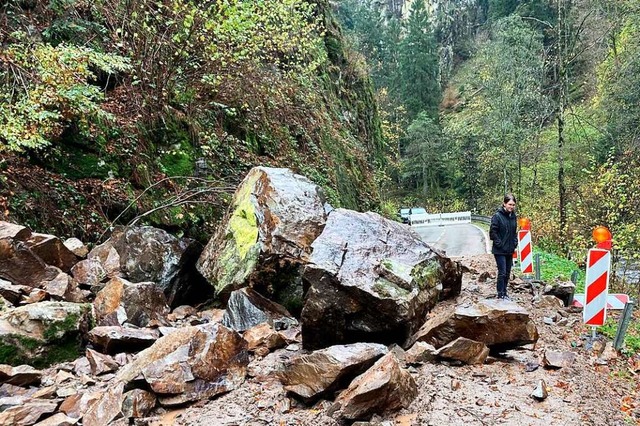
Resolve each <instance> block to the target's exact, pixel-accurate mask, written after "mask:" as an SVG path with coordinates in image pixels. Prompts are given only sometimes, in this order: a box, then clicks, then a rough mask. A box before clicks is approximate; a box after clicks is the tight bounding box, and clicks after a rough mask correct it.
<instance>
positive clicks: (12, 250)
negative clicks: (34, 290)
mask: <svg viewBox="0 0 640 426" xmlns="http://www.w3.org/2000/svg"><path fill="white" fill-rule="evenodd" d="M5 224H7V222H0V235H5V237H3V238H0V278H4V279H7V280H9V281H10V282H11V283H13V284H17V285H24V286H27V287H35V286H37V285H38V284H39V283H40V282H42V281H45V280H50V279H52V278H53V277H55V276H56V275H57V272H56V268H54V267H52V266H49V265H47V264H46V263H45V262H44V261H43V260H42V259H41V258H40V257H38V256H37V255H36V254H35V253H33V252H32V251H31V249H30V248H29V246H28V244H27V242H26V241H21V240H19V239H16V238H14V237H11V236H9V235H14V236H15V233H14V232H8V231H7V226H6V225H5ZM9 225H10V226H13V224H9ZM29 233H30V231H29ZM17 234H18V235H20V234H21V231H18V232H17Z"/></svg>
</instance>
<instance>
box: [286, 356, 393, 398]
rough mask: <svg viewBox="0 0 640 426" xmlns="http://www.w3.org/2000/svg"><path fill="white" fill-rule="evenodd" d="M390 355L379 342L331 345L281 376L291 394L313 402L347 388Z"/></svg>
mask: <svg viewBox="0 0 640 426" xmlns="http://www.w3.org/2000/svg"><path fill="white" fill-rule="evenodd" d="M387 352H388V350H387V348H386V346H384V345H380V344H377V343H354V344H351V345H336V346H331V347H329V348H325V349H321V350H318V351H314V352H312V353H310V354H307V355H300V356H298V357H296V358H293V359H291V360H289V361H287V362H286V363H285V364H283V365H282V369H281V371H280V372H278V377H279V378H280V381H281V382H282V384H283V385H284V388H285V389H286V390H287V392H290V393H292V394H295V395H297V396H298V397H300V398H302V399H303V400H304V401H305V402H307V403H309V402H312V401H314V400H315V399H318V398H320V397H321V396H323V395H327V394H329V393H330V392H332V391H335V390H337V389H340V388H343V387H344V386H346V385H347V384H348V383H349V382H350V381H351V380H352V379H353V378H354V377H356V376H357V375H359V374H361V373H363V372H364V371H365V370H366V369H368V368H369V367H371V366H372V365H373V364H374V363H375V361H376V360H377V359H378V358H380V357H381V356H383V355H385V354H386V353H387Z"/></svg>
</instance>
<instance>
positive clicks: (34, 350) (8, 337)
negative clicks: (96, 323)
mask: <svg viewBox="0 0 640 426" xmlns="http://www.w3.org/2000/svg"><path fill="white" fill-rule="evenodd" d="M90 322H91V306H90V305H89V304H80V303H69V302H40V303H34V304H31V305H26V306H21V307H19V308H15V309H12V310H10V311H8V312H4V313H3V314H2V315H0V364H9V365H19V364H29V365H33V366H36V367H43V366H47V365H51V364H53V363H56V362H60V361H68V360H72V359H75V358H77V357H78V355H79V354H80V351H81V343H82V334H83V333H84V331H86V330H87V328H88V326H89V324H90Z"/></svg>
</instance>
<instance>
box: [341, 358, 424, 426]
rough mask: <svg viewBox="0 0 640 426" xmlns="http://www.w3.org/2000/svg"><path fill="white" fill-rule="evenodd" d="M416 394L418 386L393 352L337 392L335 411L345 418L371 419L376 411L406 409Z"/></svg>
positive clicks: (377, 412)
mask: <svg viewBox="0 0 640 426" xmlns="http://www.w3.org/2000/svg"><path fill="white" fill-rule="evenodd" d="M416 396H418V385H417V384H416V382H415V380H414V379H413V377H412V376H411V374H410V373H409V372H408V371H407V370H404V369H403V368H402V367H401V366H400V362H399V361H398V359H397V358H396V356H395V355H394V354H393V352H390V353H388V354H387V355H385V356H383V357H382V358H380V359H379V360H378V361H377V362H376V363H375V364H374V365H373V367H371V368H370V369H368V370H367V371H365V372H364V373H363V374H362V375H360V376H358V377H356V378H355V379H354V380H353V382H351V384H350V385H349V387H348V388H347V389H346V390H345V391H343V392H342V393H340V395H338V397H337V398H336V401H335V404H334V406H333V407H332V410H337V412H338V416H339V417H341V418H343V419H348V420H358V419H362V420H368V419H370V418H371V417H372V416H373V415H374V414H381V413H384V412H390V411H395V410H399V409H401V408H406V407H408V406H409V404H411V402H412V401H413V400H414V399H415V398H416Z"/></svg>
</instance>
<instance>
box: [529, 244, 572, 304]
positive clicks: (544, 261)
mask: <svg viewBox="0 0 640 426" xmlns="http://www.w3.org/2000/svg"><path fill="white" fill-rule="evenodd" d="M533 253H534V255H535V254H538V255H540V278H541V279H542V280H543V281H546V282H554V281H569V280H570V279H571V275H572V274H573V272H574V271H578V278H577V281H576V293H581V292H583V291H584V280H585V275H584V269H581V268H580V267H579V266H578V264H577V263H576V262H573V261H571V260H569V259H567V258H566V257H563V256H558V255H557V254H554V253H550V252H547V251H544V250H541V249H539V248H538V247H535V246H534V249H533Z"/></svg>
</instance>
